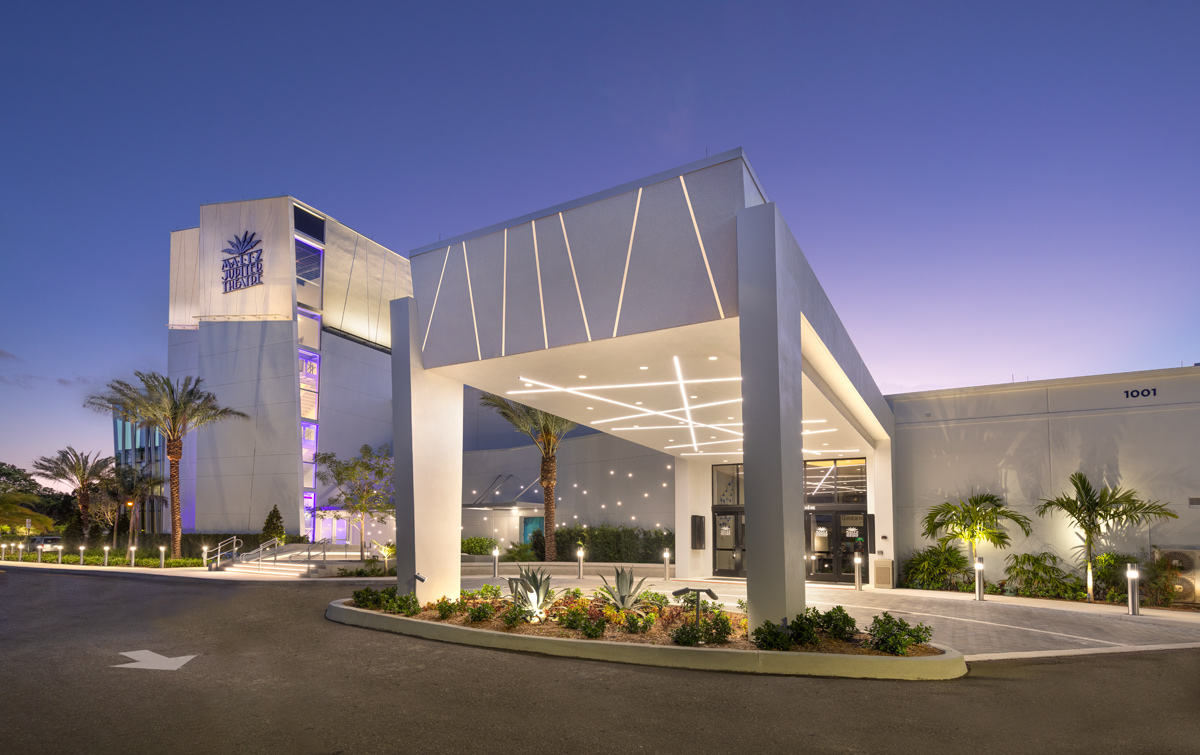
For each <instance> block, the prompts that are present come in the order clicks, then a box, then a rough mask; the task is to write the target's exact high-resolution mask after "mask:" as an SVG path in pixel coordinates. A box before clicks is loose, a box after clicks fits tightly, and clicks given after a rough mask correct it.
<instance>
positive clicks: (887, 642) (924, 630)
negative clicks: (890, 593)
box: [867, 611, 933, 655]
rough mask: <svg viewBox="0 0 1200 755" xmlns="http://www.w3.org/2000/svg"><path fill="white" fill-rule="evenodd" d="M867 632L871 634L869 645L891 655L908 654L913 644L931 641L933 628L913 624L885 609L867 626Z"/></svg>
mask: <svg viewBox="0 0 1200 755" xmlns="http://www.w3.org/2000/svg"><path fill="white" fill-rule="evenodd" d="M867 634H869V635H870V636H871V638H870V639H869V640H867V645H868V646H869V647H871V648H874V649H875V650H882V651H883V652H885V653H888V654H889V655H908V649H909V648H910V647H912V646H913V645H915V644H918V643H923V642H929V640H930V639H932V637H933V630H932V629H930V628H929V627H928V626H926V625H924V624H917V625H916V626H915V627H914V626H911V625H910V624H909V623H908V622H907V621H905V620H904V619H897V618H895V617H894V616H892V615H891V614H890V613H888V612H887V611H884V612H883V613H882V614H881V615H879V616H876V617H875V620H874V621H872V622H871V626H869V627H867Z"/></svg>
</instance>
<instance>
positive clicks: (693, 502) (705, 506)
mask: <svg viewBox="0 0 1200 755" xmlns="http://www.w3.org/2000/svg"><path fill="white" fill-rule="evenodd" d="M672 464H673V465H674V472H675V576H676V577H679V578H680V579H699V578H703V577H711V576H712V464H707V463H705V462H703V461H698V460H696V459H680V458H676V459H675V461H674V462H672ZM692 516H702V517H704V548H702V549H697V550H693V549H692Z"/></svg>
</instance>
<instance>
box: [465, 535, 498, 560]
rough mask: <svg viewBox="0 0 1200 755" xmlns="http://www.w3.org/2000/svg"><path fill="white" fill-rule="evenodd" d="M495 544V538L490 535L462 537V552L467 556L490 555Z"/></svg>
mask: <svg viewBox="0 0 1200 755" xmlns="http://www.w3.org/2000/svg"><path fill="white" fill-rule="evenodd" d="M496 545H497V543H496V539H495V538H492V537H464V538H463V539H462V552H463V553H465V554H467V555H468V556H490V555H492V549H493V548H495V547H496Z"/></svg>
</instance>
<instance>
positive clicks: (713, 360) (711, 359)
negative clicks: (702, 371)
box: [708, 357, 717, 362]
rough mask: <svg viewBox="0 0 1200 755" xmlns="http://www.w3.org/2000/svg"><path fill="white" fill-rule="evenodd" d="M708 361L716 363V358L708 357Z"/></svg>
mask: <svg viewBox="0 0 1200 755" xmlns="http://www.w3.org/2000/svg"><path fill="white" fill-rule="evenodd" d="M708 361H710V362H715V361H717V358H716V357H709V358H708Z"/></svg>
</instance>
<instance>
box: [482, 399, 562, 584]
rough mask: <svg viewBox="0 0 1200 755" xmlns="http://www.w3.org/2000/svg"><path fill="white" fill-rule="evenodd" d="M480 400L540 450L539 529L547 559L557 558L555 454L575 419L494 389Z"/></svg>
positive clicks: (556, 460) (556, 465)
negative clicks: (543, 535) (512, 397)
mask: <svg viewBox="0 0 1200 755" xmlns="http://www.w3.org/2000/svg"><path fill="white" fill-rule="evenodd" d="M479 403H480V404H482V405H483V406H486V407H488V408H489V409H491V410H492V411H494V412H496V414H499V415H500V416H501V417H502V418H504V420H505V421H506V422H508V424H510V425H512V426H513V427H514V428H515V429H516V430H517V431H518V432H522V433H525V434H526V435H528V436H529V437H530V438H531V439H532V440H533V443H534V445H536V446H537V447H538V450H539V451H541V452H542V470H541V478H540V482H541V485H542V506H543V512H542V515H543V517H544V521H543V525H542V531H543V533H544V534H545V536H546V560H547V561H555V560H557V559H558V548H557V546H556V545H555V542H554V527H555V522H554V501H555V498H554V486H555V484H557V482H558V459H557V458H556V456H555V455H556V454H557V453H558V447H559V445H561V444H562V439H563V436H564V435H566V434H567V433H569V432H570V431H572V430H574V429H575V423H574V422H572V421H571V420H569V419H563V418H562V417H559V416H557V415H554V414H550V413H549V412H544V411H542V410H541V409H534V408H533V407H531V406H525V405H524V404H518V403H516V402H515V401H509V400H508V399H506V398H503V397H501V396H497V395H496V394H494V393H484V394H483V395H482V396H480V398H479Z"/></svg>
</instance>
